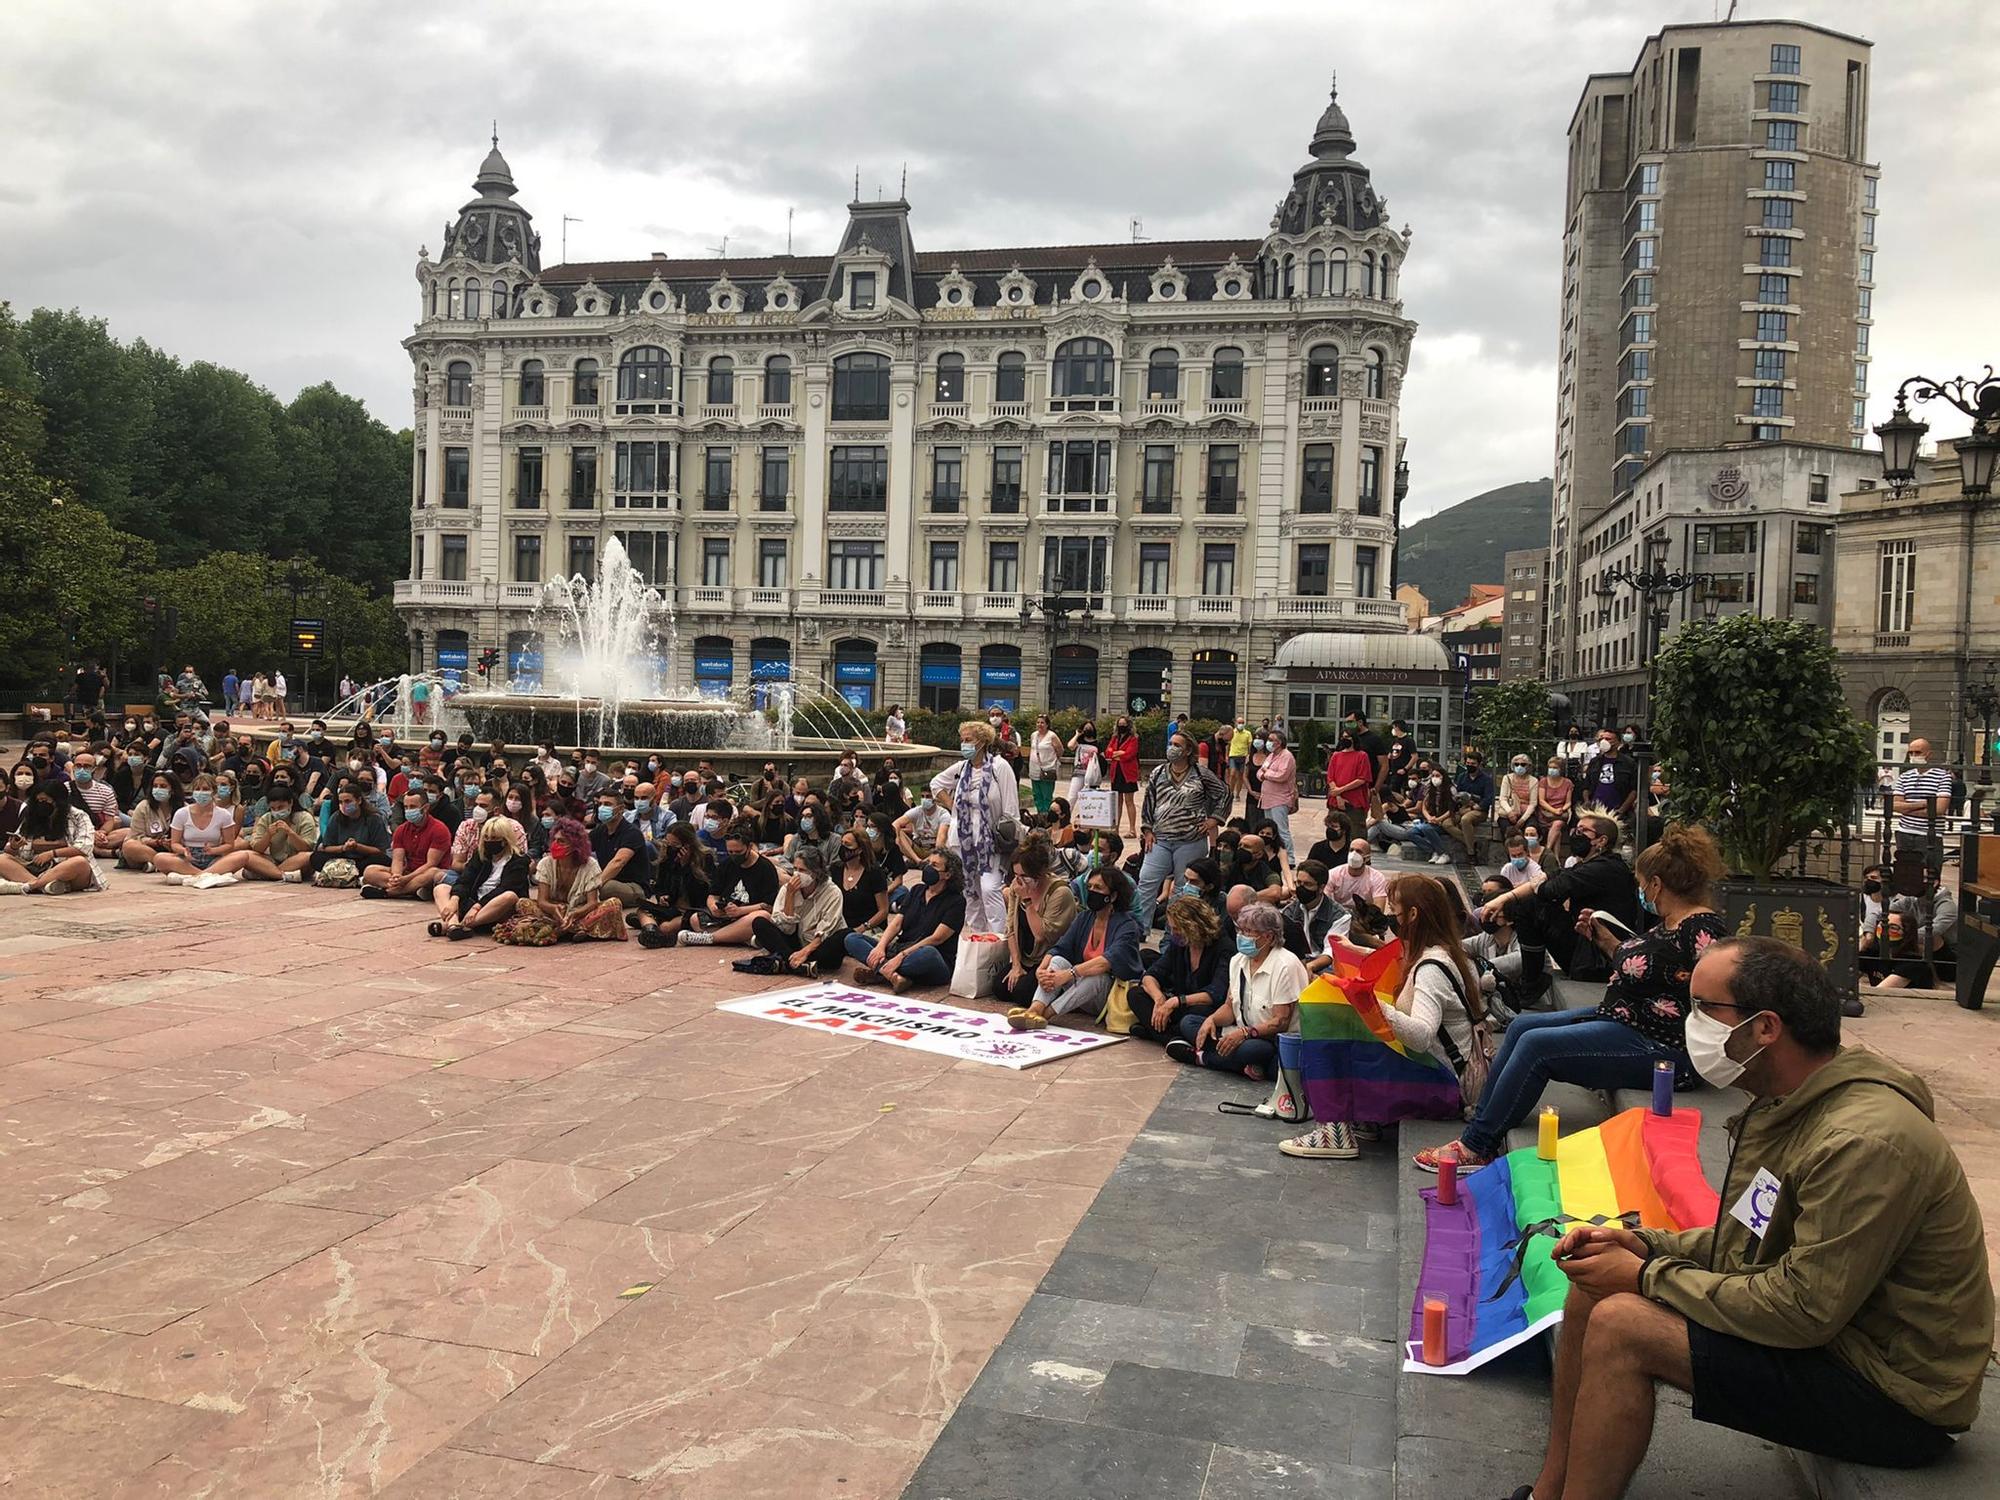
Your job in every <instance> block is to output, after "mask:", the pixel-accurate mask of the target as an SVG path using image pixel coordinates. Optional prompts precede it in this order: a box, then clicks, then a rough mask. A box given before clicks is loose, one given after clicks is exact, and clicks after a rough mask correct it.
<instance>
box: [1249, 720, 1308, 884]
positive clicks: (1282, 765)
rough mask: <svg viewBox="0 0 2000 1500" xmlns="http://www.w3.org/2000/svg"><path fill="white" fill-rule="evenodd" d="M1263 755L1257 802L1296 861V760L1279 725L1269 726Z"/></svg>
mask: <svg viewBox="0 0 2000 1500" xmlns="http://www.w3.org/2000/svg"><path fill="white" fill-rule="evenodd" d="M1264 746H1265V749H1264V759H1263V760H1262V762H1261V763H1260V764H1259V767H1258V780H1257V805H1258V807H1259V808H1261V809H1262V810H1263V813H1264V816H1265V817H1267V818H1269V819H1271V821H1272V823H1273V824H1274V825H1275V826H1276V828H1277V831H1278V842H1279V843H1280V844H1281V845H1282V846H1283V847H1284V851H1285V858H1286V859H1287V860H1288V861H1290V862H1292V863H1297V861H1298V857H1299V852H1298V850H1297V849H1295V848H1293V847H1292V814H1293V813H1295V812H1297V811H1298V810H1299V762H1298V757H1297V756H1295V755H1294V754H1292V751H1291V746H1290V745H1289V743H1288V742H1287V741H1286V739H1285V732H1284V731H1283V730H1282V729H1269V730H1266V731H1265V736H1264Z"/></svg>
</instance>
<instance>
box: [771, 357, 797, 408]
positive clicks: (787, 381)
mask: <svg viewBox="0 0 2000 1500" xmlns="http://www.w3.org/2000/svg"><path fill="white" fill-rule="evenodd" d="M764 404H765V405H766V406H790V405H791V404H792V362H791V360H790V359H789V358H787V357H786V356H785V355H782V354H774V355H772V356H771V357H770V358H769V359H767V360H765V361H764Z"/></svg>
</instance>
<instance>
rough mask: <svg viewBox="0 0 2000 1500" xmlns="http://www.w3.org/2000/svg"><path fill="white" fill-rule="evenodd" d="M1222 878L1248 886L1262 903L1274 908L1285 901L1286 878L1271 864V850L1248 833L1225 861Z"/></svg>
mask: <svg viewBox="0 0 2000 1500" xmlns="http://www.w3.org/2000/svg"><path fill="white" fill-rule="evenodd" d="M1222 874H1223V878H1224V879H1225V880H1227V881H1229V883H1230V884H1231V885H1247V886H1249V887H1250V889H1251V890H1253V891H1255V892H1256V893H1257V899H1258V900H1259V901H1268V902H1270V903H1271V904H1272V905H1274V906H1275V905H1276V904H1277V903H1278V902H1280V901H1282V900H1284V899H1285V880H1284V876H1283V875H1281V874H1280V873H1279V871H1278V867H1277V865H1276V864H1275V863H1273V862H1272V859H1271V855H1270V848H1269V846H1268V845H1267V844H1265V842H1264V840H1263V839H1262V838H1261V837H1260V836H1259V835H1257V834H1254V833H1246V834H1244V835H1243V837H1242V838H1241V839H1239V840H1238V841H1237V843H1236V848H1235V850H1234V853H1233V857H1232V856H1225V857H1224V858H1223V860H1222Z"/></svg>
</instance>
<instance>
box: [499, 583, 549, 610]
mask: <svg viewBox="0 0 2000 1500" xmlns="http://www.w3.org/2000/svg"><path fill="white" fill-rule="evenodd" d="M541 602H542V586H541V585H540V584H539V583H503V584H501V585H500V603H501V606H502V607H503V608H508V609H534V608H535V607H536V606H538V605H539V604H540V603H541Z"/></svg>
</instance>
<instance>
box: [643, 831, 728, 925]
mask: <svg viewBox="0 0 2000 1500" xmlns="http://www.w3.org/2000/svg"><path fill="white" fill-rule="evenodd" d="M708 873H709V864H708V856H707V855H706V854H704V853H703V852H702V849H701V843H700V841H699V840H698V839H696V837H695V833H694V827H693V825H692V824H689V823H675V824H674V825H673V826H672V827H670V828H668V829H667V831H666V833H665V835H663V836H662V837H661V839H660V846H659V850H658V852H657V854H656V855H655V856H654V859H653V888H652V892H651V894H650V895H649V897H648V898H647V899H646V900H645V901H642V902H640V903H639V907H638V910H637V911H635V912H634V913H633V915H632V917H631V918H630V919H629V920H631V921H633V922H635V923H636V924H637V925H638V928H639V944H640V946H641V947H644V948H666V947H670V946H672V945H673V943H674V940H675V939H676V938H678V937H679V936H680V934H681V931H682V929H683V928H687V927H695V928H699V927H700V926H701V922H702V918H703V917H704V916H705V915H706V913H707V911H708V898H709V885H708Z"/></svg>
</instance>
